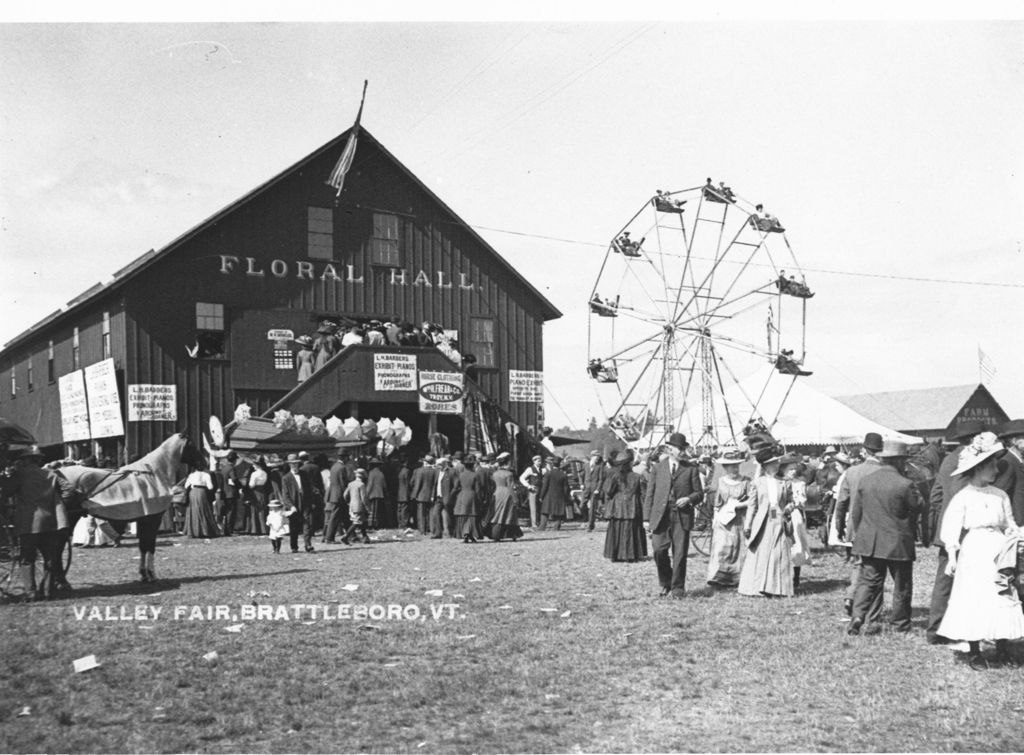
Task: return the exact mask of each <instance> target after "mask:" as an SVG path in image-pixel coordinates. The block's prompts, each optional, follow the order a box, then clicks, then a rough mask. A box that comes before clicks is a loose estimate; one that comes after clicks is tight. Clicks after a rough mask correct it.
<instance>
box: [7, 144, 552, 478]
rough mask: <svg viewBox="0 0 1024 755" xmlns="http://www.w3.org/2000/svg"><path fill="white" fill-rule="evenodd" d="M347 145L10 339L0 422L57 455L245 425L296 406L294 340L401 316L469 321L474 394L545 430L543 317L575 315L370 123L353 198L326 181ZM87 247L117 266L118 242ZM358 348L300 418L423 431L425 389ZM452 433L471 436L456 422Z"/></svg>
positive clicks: (429, 356)
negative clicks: (395, 423)
mask: <svg viewBox="0 0 1024 755" xmlns="http://www.w3.org/2000/svg"><path fill="white" fill-rule="evenodd" d="M347 140H348V132H345V133H343V134H341V135H339V136H338V137H337V138H335V139H334V140H332V141H331V142H329V143H328V144H325V145H324V146H322V147H321V148H319V149H317V150H316V151H315V152H313V153H312V154H310V155H308V156H306V157H304V158H303V159H302V160H300V161H299V162H297V163H296V164H294V165H293V166H291V167H290V168H288V169H287V170H285V171H283V172H282V173H280V174H279V175H277V176H274V177H273V178H271V179H270V180H269V181H267V182H266V183H264V184H263V185H261V186H259V187H257V188H256V189H254V190H253V191H251V192H249V193H248V194H246V195H245V196H243V197H242V198H240V199H239V200H238V201H236V202H234V203H233V204H231V205H230V206H228V207H226V208H224V209H223V210H221V211H220V212H218V213H217V214H216V215H214V216H213V217H211V218H209V219H208V220H206V221H204V222H202V223H200V224H199V225H198V226H196V227H195V228H192V229H191V230H189V231H187V232H186V233H184V234H183V235H181V236H180V237H179V238H177V239H176V240H174V241H173V242H171V243H170V244H168V245H167V246H166V247H164V248H162V249H160V250H151V251H149V252H147V253H146V254H144V255H142V256H141V257H139V258H138V259H137V260H135V261H134V262H132V263H131V264H130V265H128V266H126V267H124V268H123V269H121V270H118V271H117V272H116V273H114V275H113V278H112V279H110V280H108V281H107V282H105V283H103V284H98V285H96V286H93V287H92V288H90V289H89V290H88V291H86V292H85V293H83V294H82V295H81V296H79V297H77V298H76V299H74V300H72V301H71V302H69V303H68V304H67V305H66V306H64V307H63V308H61V309H60V310H58V311H56V312H54V313H53V314H51V315H50V316H48V317H46V318H44V319H43V320H42V321H41V322H39V323H37V324H35V325H33V326H32V327H30V328H29V329H28V330H26V331H25V332H23V333H22V334H20V335H19V336H17V337H16V338H14V339H13V340H12V341H11V342H10V343H8V344H6V345H5V346H4V348H3V350H2V351H0V374H2V375H3V376H4V378H6V380H5V382H7V385H5V386H4V389H3V390H2V391H0V416H3V417H7V418H9V419H11V420H13V421H15V422H17V423H19V424H21V425H23V426H24V427H26V428H27V429H29V430H30V431H31V432H33V433H34V434H35V435H36V437H37V439H38V440H39V442H40V444H41V445H43V446H46V447H48V450H49V452H50V453H51V454H52V455H53V456H62V455H65V454H68V453H70V454H72V455H76V456H81V455H84V454H85V453H88V452H93V453H96V452H99V453H103V454H105V455H108V456H111V457H114V456H115V455H116V456H117V457H119V458H126V457H130V456H132V455H134V454H137V453H143V452H145V451H148V450H149V449H151V448H153V447H155V446H156V445H157V444H159V443H160V442H161V441H162V440H163V439H164V438H165V437H166V436H167V435H168V434H170V433H171V432H173V431H174V430H178V429H181V428H183V427H185V426H188V427H190V428H192V430H193V433H197V432H198V429H199V428H200V427H205V426H206V423H207V421H208V418H209V417H210V416H211V415H216V416H218V417H220V418H221V419H222V420H223V421H225V422H227V421H228V420H230V419H231V418H232V416H233V413H234V410H235V407H236V406H237V405H239V404H243V403H244V404H248V405H249V407H251V410H252V414H253V415H258V414H262V413H265V412H268V411H270V410H271V408H272V407H274V408H283V407H287V406H289V405H290V402H289V400H288V396H289V394H291V393H292V391H293V390H294V389H295V388H296V385H297V384H296V379H297V372H296V366H295V362H294V352H295V349H296V347H295V345H294V342H293V341H290V340H288V339H289V338H290V337H299V336H301V335H304V334H309V335H315V332H316V329H317V326H318V324H319V323H320V322H322V321H324V320H332V321H334V322H339V321H340V322H359V323H363V322H367V321H369V320H372V319H377V320H382V321H383V320H386V319H396V318H400V319H402V320H406V321H409V322H411V323H415V324H420V323H422V322H430V323H437V324H439V325H441V326H442V327H443V328H445V329H447V330H450V331H454V333H453V335H454V336H455V337H456V338H457V340H458V344H459V350H460V351H461V352H462V353H471V354H473V355H474V356H475V357H476V360H477V362H476V372H475V375H474V378H475V379H474V380H471V381H470V383H472V386H473V391H472V392H473V393H474V394H475V395H476V396H478V397H479V398H480V399H481V401H483V402H484V403H488V404H489V405H491V406H492V408H495V409H496V410H498V411H499V412H500V414H501V416H502V418H503V419H504V420H506V421H507V422H510V423H513V424H514V425H515V426H516V427H518V428H519V429H521V430H522V432H523V433H524V434H527V433H530V432H532V431H533V430H534V428H536V427H537V426H538V425H539V424H542V423H543V418H542V415H540V416H539V413H540V412H542V406H541V404H540V402H539V396H538V395H537V390H536V388H537V386H538V385H539V379H540V373H541V371H542V370H543V326H544V323H545V322H546V321H548V320H551V319H554V318H557V317H560V316H561V313H560V312H559V311H558V310H557V309H556V308H555V307H554V306H553V305H552V304H551V302H549V301H548V300H547V299H546V298H545V297H544V296H543V295H541V294H540V293H539V292H538V291H537V290H536V289H535V288H534V287H533V286H532V285H531V284H530V283H529V282H528V281H527V280H526V279H525V278H524V277H523V276H522V275H521V273H520V272H519V271H518V270H517V269H516V267H515V266H514V265H513V264H510V262H509V261H507V260H505V259H504V258H503V257H502V256H501V255H500V254H498V252H497V251H495V250H494V249H493V248H492V247H491V246H490V245H488V244H487V243H486V242H485V241H484V240H483V239H482V238H481V237H480V236H479V235H478V234H477V233H476V232H475V231H474V230H473V229H472V228H470V227H469V226H468V225H467V224H466V223H464V222H463V221H462V220H461V219H460V218H459V217H458V216H457V215H456V214H455V213H454V212H453V211H452V210H451V209H450V208H449V207H448V206H447V205H445V204H444V202H442V201H441V200H440V199H439V198H438V197H437V196H435V195H434V194H433V193H432V192H431V191H430V190H429V189H428V188H427V187H426V186H425V185H424V184H423V183H422V182H421V181H419V180H418V179H417V178H416V177H415V176H414V175H413V174H412V173H411V172H410V171H409V170H408V169H407V168H406V167H405V166H403V165H402V164H401V163H400V162H399V161H398V160H397V159H396V158H395V157H394V156H393V155H392V154H391V153H390V152H388V151H387V150H386V149H385V148H384V147H383V146H382V145H381V144H380V143H379V142H378V141H377V140H376V139H374V138H373V136H372V135H371V134H370V133H369V132H367V131H366V130H365V129H361V130H360V134H359V141H358V149H357V151H356V155H355V159H354V162H353V164H352V167H351V170H350V171H349V173H348V175H347V178H346V180H345V185H344V191H343V192H342V193H341V195H340V197H338V198H337V199H336V197H335V194H336V192H335V190H334V189H333V188H331V187H330V186H328V185H327V184H326V183H325V181H326V179H327V177H328V176H329V175H330V173H331V171H332V169H333V168H334V165H335V163H336V161H337V160H338V157H339V155H340V153H341V151H342V149H343V148H344V146H345V144H346V142H347ZM87 253H89V254H90V255H91V256H93V257H94V258H95V260H96V264H97V274H99V275H101V274H103V273H104V272H105V271H104V270H103V269H102V266H103V256H102V251H101V250H90V251H88V252H87ZM352 349H356V350H355V351H352ZM404 350H405V347H402V348H399V349H398V351H404ZM348 351H351V353H350V354H349V356H347V357H346V358H345V359H336V360H334V362H336V364H334V362H332V364H333V370H334V376H333V377H332V378H331V379H330V380H326V376H324V377H323V379H320V378H319V377H318V380H317V381H315V382H318V383H319V386H314V385H313V384H312V382H311V384H310V386H309V387H307V388H305V389H304V390H303V391H299V392H298V393H297V396H296V400H297V401H298V400H299V399H300V398H301V401H299V403H296V404H295V408H296V411H298V410H299V409H300V408H301V409H302V410H304V411H306V412H311V413H316V414H319V415H321V416H327V415H329V414H330V413H332V412H334V413H338V412H347V413H352V414H360V413H361V414H362V417H363V418H368V417H369V416H370V414H375V415H376V416H374V417H373V418H376V417H377V416H384V415H387V416H401V417H402V418H403V419H404V420H405V421H406V422H407V423H409V424H411V425H413V426H414V428H415V429H417V430H419V431H420V438H421V439H422V431H423V430H424V429H425V428H426V427H427V423H426V420H425V419H424V418H423V417H420V416H418V414H419V410H418V405H417V396H416V394H415V392H412V393H410V392H409V391H405V392H401V391H387V390H375V388H374V375H373V364H374V360H373V353H372V352H373V349H366V347H358V348H357V347H350V349H349V350H348ZM367 351H368V352H369V353H367ZM382 351H383V352H389V351H390V352H394V351H395V349H394V348H392V349H384V348H383V347H382ZM409 353H412V354H414V356H415V358H416V360H417V363H419V361H422V365H421V366H420V367H419V369H421V370H428V369H429V370H447V371H458V370H459V366H458V365H457V364H455V363H453V362H452V361H450V360H449V359H448V358H447V357H445V356H444V355H443V354H441V353H440V352H438V351H437V350H436V349H427V350H426V351H424V350H422V349H420V350H417V349H412V350H411V351H409ZM417 353H418V355H417ZM339 356H340V355H339ZM107 360H112V361H107ZM104 366H106V368H105V369H104ZM339 370H340V372H339ZM367 370H369V372H367ZM521 373H525V375H524V374H521ZM325 381H326V382H325ZM114 383H116V389H117V390H116V396H117V398H116V400H115V399H114V398H113V396H114V393H115V392H114V391H112V390H111V386H112V385H113V384H114ZM327 383H330V385H331V387H330V388H328V387H327ZM524 385H525V386H526V388H525V390H524ZM531 385H532V389H531ZM82 386H84V388H85V390H84V391H82V390H81V388H82ZM97 386H99V387H97ZM332 390H333V393H331V392H330V391H332ZM83 392H84V393H85V394H86V395H85V396H84V397H83V396H82V395H81V394H82V393H83ZM312 394H316V396H317V401H316V402H314V403H310V401H309V400H308V397H309V396H310V395H312ZM97 404H98V405H97ZM115 404H117V405H116V406H115ZM299 404H301V407H300V406H299ZM360 407H363V410H362V412H361V410H360ZM118 413H119V416H120V432H115V431H117V430H118V429H119V426H118V422H117V419H118V417H117V415H118ZM101 414H102V415H103V416H100V415H101ZM338 416H339V417H340V418H342V419H344V418H345V416H346V415H345V414H340V415H338ZM104 418H105V419H104ZM357 418H358V417H357ZM105 420H106V421H105ZM441 431H442V432H445V429H444V428H442V429H441ZM447 431H448V432H449V433H450V434H452V435H455V436H458V435H459V434H460V432H459V429H458V427H456V426H454V425H452V424H451V422H449V427H448V430H447ZM62 446H64V447H63V448H62Z"/></svg>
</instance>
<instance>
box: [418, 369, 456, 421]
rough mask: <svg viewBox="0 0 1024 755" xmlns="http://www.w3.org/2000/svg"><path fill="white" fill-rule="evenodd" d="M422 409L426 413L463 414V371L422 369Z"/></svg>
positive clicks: (420, 392)
mask: <svg viewBox="0 0 1024 755" xmlns="http://www.w3.org/2000/svg"><path fill="white" fill-rule="evenodd" d="M419 376H420V387H419V394H420V411H421V412H423V413H425V414H462V394H463V380H462V379H463V375H462V373H461V372H428V371H426V370H421V371H420V373H419Z"/></svg>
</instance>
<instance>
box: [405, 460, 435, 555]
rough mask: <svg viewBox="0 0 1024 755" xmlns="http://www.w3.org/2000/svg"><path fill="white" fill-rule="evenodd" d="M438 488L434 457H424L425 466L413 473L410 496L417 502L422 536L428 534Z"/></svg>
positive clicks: (417, 516) (417, 513) (417, 522)
mask: <svg viewBox="0 0 1024 755" xmlns="http://www.w3.org/2000/svg"><path fill="white" fill-rule="evenodd" d="M436 487H437V470H436V469H434V457H433V456H432V455H431V454H427V455H426V456H424V457H423V466H421V467H418V468H417V469H415V470H414V471H413V473H412V481H411V482H410V490H409V495H410V496H412V500H414V501H416V524H417V525H418V526H419V529H420V534H421V535H426V534H427V519H428V514H429V512H430V509H431V507H432V505H433V503H434V490H435V488H436Z"/></svg>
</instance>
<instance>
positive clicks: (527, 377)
mask: <svg viewBox="0 0 1024 755" xmlns="http://www.w3.org/2000/svg"><path fill="white" fill-rule="evenodd" d="M508 400H509V401H531V402H534V403H539V402H541V401H543V400H544V373H543V372H539V371H536V370H509V371H508Z"/></svg>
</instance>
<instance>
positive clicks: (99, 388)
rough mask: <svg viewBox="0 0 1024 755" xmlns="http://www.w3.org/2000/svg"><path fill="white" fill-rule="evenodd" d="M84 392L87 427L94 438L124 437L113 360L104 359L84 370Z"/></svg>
mask: <svg viewBox="0 0 1024 755" xmlns="http://www.w3.org/2000/svg"><path fill="white" fill-rule="evenodd" d="M85 391H86V395H87V396H88V398H89V425H90V427H91V429H92V437H94V438H110V437H112V436H115V435H124V422H123V421H122V419H121V397H120V396H119V395H118V393H117V374H116V373H115V372H114V360H113V359H104V360H103V361H102V362H97V363H96V364H91V365H89V366H88V367H86V368H85Z"/></svg>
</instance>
